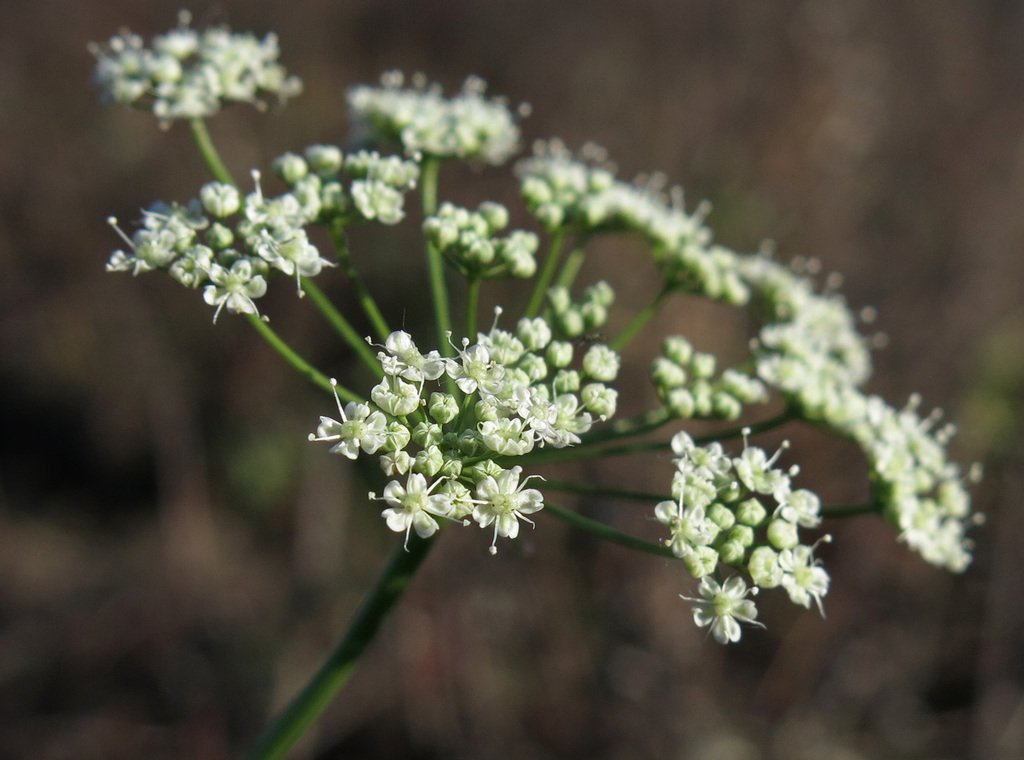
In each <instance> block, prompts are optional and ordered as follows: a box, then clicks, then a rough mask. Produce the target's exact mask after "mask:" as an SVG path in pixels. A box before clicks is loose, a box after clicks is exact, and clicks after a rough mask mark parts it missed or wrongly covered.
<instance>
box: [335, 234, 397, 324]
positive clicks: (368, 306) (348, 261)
mask: <svg viewBox="0 0 1024 760" xmlns="http://www.w3.org/2000/svg"><path fill="white" fill-rule="evenodd" d="M331 240H332V241H333V243H334V250H335V253H336V254H337V256H338V263H339V264H341V268H342V270H343V271H344V272H345V276H346V277H348V279H349V282H351V283H352V287H353V288H355V291H356V300H358V301H359V305H360V307H362V309H363V313H364V314H366V316H367V318H368V319H369V320H370V324H371V325H373V329H374V332H376V333H377V337H378V338H379V339H380V340H386V339H387V337H388V335H390V334H391V328H390V327H388V323H387V320H385V319H384V315H383V314H381V312H380V309H379V308H377V302H376V301H375V300H374V299H373V296H372V295H370V290H369V288H367V287H366V283H365V282H364V281H363V278H362V275H360V274H359V270H357V269H356V267H355V264H353V263H352V253H351V251H350V250H349V248H348V242H347V241H346V240H345V230H344V228H343V227H342V226H341V225H339V224H333V225H331Z"/></svg>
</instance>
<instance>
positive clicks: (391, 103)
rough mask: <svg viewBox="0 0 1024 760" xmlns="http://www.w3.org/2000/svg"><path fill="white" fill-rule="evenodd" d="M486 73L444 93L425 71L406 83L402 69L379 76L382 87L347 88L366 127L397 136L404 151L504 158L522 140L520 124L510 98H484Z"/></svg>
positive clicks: (391, 138) (370, 131)
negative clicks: (450, 93) (453, 93)
mask: <svg viewBox="0 0 1024 760" xmlns="http://www.w3.org/2000/svg"><path fill="white" fill-rule="evenodd" d="M486 90H487V86H486V84H485V83H484V81H483V80H482V79H479V78H477V77H470V78H469V79H467V80H466V82H465V83H464V84H463V86H462V91H461V92H460V93H459V94H458V95H456V96H454V97H452V98H445V97H444V95H443V94H442V91H441V87H440V85H437V84H430V83H428V82H427V80H426V79H425V78H424V77H423V76H422V75H416V76H414V77H412V81H411V86H409V87H406V86H405V77H404V76H403V75H402V74H401V73H400V72H394V71H393V72H389V73H387V74H385V75H384V76H383V77H382V78H381V86H380V87H367V86H360V87H354V88H353V89H352V90H350V91H349V94H348V102H349V106H350V107H351V109H352V113H353V115H354V116H355V118H356V121H357V122H358V124H359V125H360V126H361V127H362V129H363V131H364V132H366V133H368V134H369V135H370V136H373V137H377V138H379V139H384V140H388V141H394V142H398V143H399V144H401V145H402V147H403V148H404V149H405V152H406V154H408V155H410V156H416V155H419V154H422V155H424V156H433V157H436V158H458V159H471V160H479V161H484V162H486V163H488V164H502V163H504V162H505V161H507V160H508V159H509V157H510V156H511V155H512V154H513V153H515V151H516V150H517V148H518V145H519V128H518V127H517V126H516V121H515V118H514V117H513V115H512V112H511V111H510V110H509V108H508V105H507V103H506V102H505V101H504V100H501V99H498V98H486V97H485V93H486Z"/></svg>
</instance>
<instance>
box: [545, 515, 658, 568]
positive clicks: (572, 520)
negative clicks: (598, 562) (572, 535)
mask: <svg viewBox="0 0 1024 760" xmlns="http://www.w3.org/2000/svg"><path fill="white" fill-rule="evenodd" d="M543 512H544V513H546V514H549V515H551V516H553V517H557V518H558V519H559V520H562V521H563V522H566V523H569V524H570V525H572V526H574V527H577V528H582V529H583V530H585V531H587V532H588V533H592V534H593V535H595V536H597V537H598V538H601V539H604V540H605V541H610V542H611V543H613V544H619V545H621V546H625V547H627V548H629V549H636V550H637V551H642V552H646V553H648V554H653V555H655V556H657V557H669V558H671V559H675V555H674V554H672V550H671V549H669V548H668V547H667V546H659V545H658V544H652V543H651V542H650V541H644V540H643V539H642V538H637V537H635V536H630V535H628V534H626V533H622V532H620V531H617V530H615V528H612V527H610V526H608V525H605V524H604V523H603V522H598V521H597V520H591V519H590V518H589V517H584V516H583V515H580V514H577V513H576V512H572V511H570V510H568V509H563V508H562V507H559V506H556V505H554V504H552V503H550V502H545V504H544V510H543Z"/></svg>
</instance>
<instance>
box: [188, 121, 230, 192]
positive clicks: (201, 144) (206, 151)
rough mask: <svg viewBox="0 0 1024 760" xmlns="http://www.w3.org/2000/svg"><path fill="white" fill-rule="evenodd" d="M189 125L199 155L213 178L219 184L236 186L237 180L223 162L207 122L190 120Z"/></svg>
mask: <svg viewBox="0 0 1024 760" xmlns="http://www.w3.org/2000/svg"><path fill="white" fill-rule="evenodd" d="M188 125H189V128H190V129H191V130H192V139H193V140H195V143H196V147H197V148H199V154H200V155H201V156H202V157H203V163H204V164H206V168H207V169H208V170H209V172H210V174H212V175H213V178H214V179H215V180H217V181H218V182H223V183H225V184H228V185H234V184H235V180H234V178H233V177H232V176H231V172H230V171H229V170H228V167H227V166H225V165H224V162H223V161H221V159H220V154H219V153H218V152H217V148H215V147H214V145H213V140H212V139H211V138H210V132H209V130H207V129H206V122H204V121H203V120H202V119H189V122H188Z"/></svg>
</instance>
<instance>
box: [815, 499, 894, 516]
mask: <svg viewBox="0 0 1024 760" xmlns="http://www.w3.org/2000/svg"><path fill="white" fill-rule="evenodd" d="M882 510H883V506H882V505H881V504H879V503H878V502H875V501H872V502H868V503H866V504H836V505H834V506H827V507H822V508H821V516H822V517H824V518H831V517H857V516H859V515H874V514H879V513H881V512H882Z"/></svg>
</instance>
